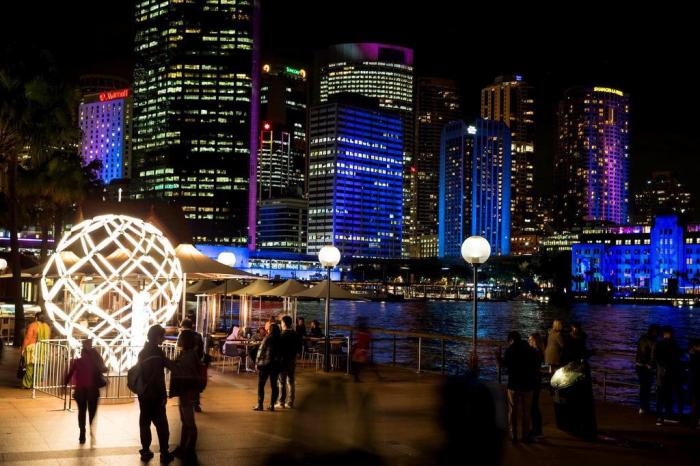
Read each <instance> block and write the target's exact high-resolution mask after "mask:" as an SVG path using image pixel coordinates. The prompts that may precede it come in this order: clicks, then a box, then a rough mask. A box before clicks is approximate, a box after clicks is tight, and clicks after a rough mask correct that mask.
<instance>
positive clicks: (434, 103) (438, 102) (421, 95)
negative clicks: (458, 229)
mask: <svg viewBox="0 0 700 466" xmlns="http://www.w3.org/2000/svg"><path fill="white" fill-rule="evenodd" d="M460 118H461V102H460V93H459V86H458V84H457V82H456V81H454V80H451V79H445V78H425V77H422V78H418V80H417V84H416V150H415V159H416V162H415V169H416V170H415V173H414V174H413V176H414V178H415V187H416V188H415V196H416V202H415V206H416V222H415V223H416V227H415V231H416V238H417V242H418V247H417V250H418V256H419V257H435V256H436V255H437V251H438V249H439V247H438V244H437V241H438V231H437V230H438V197H439V194H438V193H439V187H438V186H439V178H440V160H441V158H440V144H441V135H442V130H443V128H445V125H447V123H448V122H451V121H456V120H459V119H460Z"/></svg>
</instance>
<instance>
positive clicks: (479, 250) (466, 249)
mask: <svg viewBox="0 0 700 466" xmlns="http://www.w3.org/2000/svg"><path fill="white" fill-rule="evenodd" d="M461 253H462V258H463V259H464V260H465V261H466V262H469V263H470V264H471V265H472V267H474V271H473V273H474V290H473V295H472V325H473V327H472V354H471V357H470V358H469V369H470V370H471V371H472V372H473V373H477V372H478V371H479V354H478V349H477V348H478V336H477V329H478V326H477V318H478V315H477V302H478V300H479V298H478V294H477V293H478V290H477V288H478V272H479V266H480V265H481V264H484V263H486V261H487V260H488V259H489V256H490V255H491V245H490V244H489V242H488V241H487V240H486V238H483V237H481V236H470V237H469V238H467V239H465V240H464V243H462V248H461Z"/></svg>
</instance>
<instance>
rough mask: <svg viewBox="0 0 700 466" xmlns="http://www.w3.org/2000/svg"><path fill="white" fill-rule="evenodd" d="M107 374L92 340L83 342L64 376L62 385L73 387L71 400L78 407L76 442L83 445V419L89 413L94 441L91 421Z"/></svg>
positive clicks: (91, 435) (92, 435) (91, 436)
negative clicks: (77, 435)
mask: <svg viewBox="0 0 700 466" xmlns="http://www.w3.org/2000/svg"><path fill="white" fill-rule="evenodd" d="M105 372H107V367H106V366H105V363H104V360H103V359H102V356H100V354H99V353H98V352H97V351H95V350H94V349H93V348H92V340H89V339H88V340H83V348H82V351H81V352H80V357H79V358H77V359H73V361H72V362H71V365H70V369H69V370H68V373H67V374H66V377H65V380H64V385H68V384H69V383H70V384H71V385H72V386H73V389H74V390H73V398H74V399H75V402H76V404H77V405H78V428H79V430H80V437H78V441H79V442H80V443H85V418H86V414H87V413H89V425H90V438H91V439H94V432H93V431H92V421H93V420H94V419H95V415H96V414H97V400H98V399H99V398H100V388H102V387H104V386H105V385H106V381H105V379H104V376H103V375H102V374H104V373H105Z"/></svg>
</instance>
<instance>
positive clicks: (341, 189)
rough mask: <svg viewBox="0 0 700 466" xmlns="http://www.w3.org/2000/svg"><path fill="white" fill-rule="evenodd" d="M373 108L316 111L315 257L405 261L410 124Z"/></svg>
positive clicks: (312, 180)
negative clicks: (328, 248) (328, 250)
mask: <svg viewBox="0 0 700 466" xmlns="http://www.w3.org/2000/svg"><path fill="white" fill-rule="evenodd" d="M402 123H403V122H402V120H401V117H400V116H398V115H396V114H395V113H391V112H388V111H386V110H383V109H379V108H378V107H377V106H376V104H374V105H371V104H370V102H362V103H356V102H353V103H343V102H329V103H326V104H321V105H317V106H314V107H313V108H312V110H311V115H310V123H309V141H310V143H309V221H308V246H307V252H308V253H309V254H315V253H317V252H318V251H319V250H320V249H321V247H323V246H325V245H327V244H334V245H335V246H336V247H337V248H338V249H340V251H341V254H342V255H343V256H346V257H347V256H352V257H367V258H397V257H400V256H401V244H402V242H401V239H402V237H401V234H402V230H401V212H402V200H403V196H402V192H403V191H402V186H403V151H402V148H403V140H402V136H403V124H402Z"/></svg>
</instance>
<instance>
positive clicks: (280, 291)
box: [259, 278, 307, 298]
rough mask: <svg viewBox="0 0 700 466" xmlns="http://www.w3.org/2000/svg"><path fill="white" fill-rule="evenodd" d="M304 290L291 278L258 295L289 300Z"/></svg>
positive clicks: (301, 285) (302, 286) (304, 287)
mask: <svg viewBox="0 0 700 466" xmlns="http://www.w3.org/2000/svg"><path fill="white" fill-rule="evenodd" d="M306 289H307V288H306V286H304V285H303V284H302V283H299V282H298V281H296V280H294V279H293V278H292V279H289V280H287V281H286V282H284V283H282V284H281V285H278V286H276V287H274V288H272V289H270V290H268V291H266V292H264V293H260V295H259V296H276V297H278V298H291V297H294V295H296V294H297V293H301V292H302V291H304V290H306Z"/></svg>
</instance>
